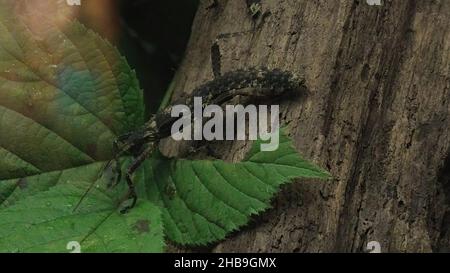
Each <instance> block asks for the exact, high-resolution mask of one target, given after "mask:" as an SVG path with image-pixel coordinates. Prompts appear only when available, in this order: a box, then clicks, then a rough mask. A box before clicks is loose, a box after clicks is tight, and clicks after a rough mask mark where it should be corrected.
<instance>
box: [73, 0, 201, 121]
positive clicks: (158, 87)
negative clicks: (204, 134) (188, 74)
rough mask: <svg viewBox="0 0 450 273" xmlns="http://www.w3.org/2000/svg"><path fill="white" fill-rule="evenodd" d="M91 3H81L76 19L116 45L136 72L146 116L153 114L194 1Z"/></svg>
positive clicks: (182, 41) (175, 61)
mask: <svg viewBox="0 0 450 273" xmlns="http://www.w3.org/2000/svg"><path fill="white" fill-rule="evenodd" d="M94 2H96V4H91V3H90V2H87V1H84V2H82V5H84V6H82V13H81V15H80V20H81V21H82V22H83V23H85V24H86V25H87V26H89V27H90V28H92V29H94V30H96V31H97V32H99V33H101V34H102V36H104V37H107V38H108V39H109V40H110V41H111V42H113V43H114V44H115V45H116V46H118V48H119V50H120V51H121V53H122V54H123V55H124V56H125V57H126V58H127V60H128V62H129V64H130V65H131V67H133V68H134V69H135V70H136V73H137V76H138V78H139V82H140V84H141V88H142V89H143V90H144V94H145V102H146V106H147V115H149V114H151V113H153V112H155V111H156V109H157V108H158V106H159V103H160V102H161V100H162V97H163V96H164V92H165V91H166V89H167V87H168V85H169V84H170V82H171V79H172V77H173V75H174V73H175V71H176V69H177V67H178V66H179V64H180V62H181V60H182V58H183V53H184V50H185V48H186V44H187V42H188V39H189V36H190V32H191V25H192V20H193V18H194V15H195V11H196V9H197V5H198V0H183V1H180V0H166V1H156V0H131V1H130V0H100V1H94ZM85 4H86V5H85Z"/></svg>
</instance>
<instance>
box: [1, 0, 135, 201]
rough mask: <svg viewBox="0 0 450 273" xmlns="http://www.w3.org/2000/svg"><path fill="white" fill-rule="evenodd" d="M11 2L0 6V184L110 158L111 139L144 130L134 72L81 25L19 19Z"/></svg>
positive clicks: (34, 15) (31, 13) (31, 14)
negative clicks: (140, 128) (2, 181)
mask: <svg viewBox="0 0 450 273" xmlns="http://www.w3.org/2000/svg"><path fill="white" fill-rule="evenodd" d="M14 2H15V1H2V2H1V3H0V41H1V43H0V128H1V134H0V179H3V180H5V179H14V178H24V177H28V176H31V175H35V174H40V173H47V172H52V171H61V170H65V169H69V168H73V167H77V166H82V165H86V164H92V163H94V162H98V161H104V160H108V159H110V158H111V157H112V149H111V148H112V142H113V140H114V139H115V138H116V137H117V135H119V134H122V133H125V132H128V131H130V130H132V129H134V128H136V127H138V126H140V125H142V124H143V116H144V115H143V113H144V104H143V98H142V92H141V90H140V89H139V85H138V82H137V79H136V75H135V73H134V71H132V70H131V69H130V67H129V66H128V64H127V62H126V61H125V59H124V58H123V57H121V56H120V54H119V53H118V51H117V50H116V49H115V48H114V47H113V46H112V45H111V44H109V43H108V42H107V41H105V40H103V39H102V38H101V37H99V36H98V35H97V34H95V33H94V32H92V31H91V30H87V29H86V28H85V27H84V26H82V25H81V24H79V23H77V22H68V21H64V20H62V21H61V18H58V20H57V19H55V18H52V17H51V16H45V14H39V12H38V11H35V10H28V9H23V10H25V11H23V13H21V14H20V16H19V15H18V14H16V13H15V11H16V10H17V9H15V8H14V7H15V6H14V5H15V4H16V3H14ZM32 2H35V1H32ZM21 11H22V9H21ZM61 22H64V23H61ZM1 187H2V188H4V186H1ZM6 195H7V192H5V191H2V190H1V189H0V196H3V197H5V196H6ZM0 201H1V200H0Z"/></svg>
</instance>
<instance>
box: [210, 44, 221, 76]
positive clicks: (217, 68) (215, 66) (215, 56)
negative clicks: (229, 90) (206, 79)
mask: <svg viewBox="0 0 450 273" xmlns="http://www.w3.org/2000/svg"><path fill="white" fill-rule="evenodd" d="M221 58H222V55H221V53H220V47H219V43H218V40H216V41H215V42H214V43H213V45H212V46H211V67H212V71H213V75H214V78H217V77H220V76H221V75H222V63H221Z"/></svg>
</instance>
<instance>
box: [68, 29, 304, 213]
mask: <svg viewBox="0 0 450 273" xmlns="http://www.w3.org/2000/svg"><path fill="white" fill-rule="evenodd" d="M222 37H224V36H223V35H222ZM221 57H222V55H221V52H220V47H219V44H218V39H216V41H215V42H214V43H213V45H212V47H211V54H210V58H211V67H212V72H213V76H214V78H213V79H212V80H210V81H208V82H206V83H204V84H202V85H200V86H198V87H197V88H195V89H194V90H193V92H192V95H191V96H190V97H188V98H187V99H186V100H185V101H184V104H185V105H187V106H189V108H191V109H193V104H194V97H202V99H203V102H204V107H205V106H206V105H208V104H217V105H222V104H224V103H225V102H227V101H230V100H231V99H233V98H235V97H236V96H245V97H249V98H250V99H253V98H273V97H277V96H280V95H283V94H285V93H286V92H288V91H296V90H300V89H301V88H305V87H304V80H302V79H300V78H298V77H297V76H296V75H294V74H293V73H291V72H289V71H283V70H281V69H277V68H276V69H269V68H266V67H261V68H248V69H238V70H234V71H230V72H227V73H224V74H223V73H222V71H221V70H222V69H221ZM303 90H305V89H303ZM176 104H180V101H176V102H174V103H173V104H172V105H170V106H168V107H166V108H164V109H163V110H162V111H160V112H159V113H156V114H154V115H152V116H151V118H150V119H149V120H148V121H147V122H146V123H145V124H144V126H143V127H142V128H140V129H138V130H136V131H134V132H130V133H127V134H125V135H122V136H120V137H118V139H117V140H116V141H114V143H113V150H114V158H113V159H112V160H111V161H110V162H108V163H107V164H106V165H105V167H104V169H103V170H102V173H103V172H104V170H106V169H107V168H109V167H110V165H111V164H112V163H113V162H114V163H115V171H114V172H115V177H114V179H113V181H111V183H110V185H109V187H113V186H115V185H117V184H118V183H119V182H120V181H121V178H122V170H121V164H120V160H119V159H120V157H121V156H123V155H125V154H131V155H132V156H133V158H134V160H133V161H132V162H131V164H130V165H129V166H128V167H127V171H126V173H125V179H126V183H127V186H128V192H127V193H126V195H125V196H124V198H123V199H122V201H123V202H125V201H131V203H130V204H129V205H127V206H125V207H124V208H123V209H122V210H121V213H126V212H127V211H129V210H130V209H132V208H133V207H134V206H135V205H136V202H137V194H136V189H135V184H134V183H133V178H132V176H133V174H134V173H135V172H136V170H138V168H139V167H140V166H141V165H142V164H143V162H144V161H145V160H146V159H147V158H148V157H150V156H151V155H152V153H153V152H154V151H155V150H156V149H157V147H158V143H159V141H160V140H161V139H163V138H166V137H169V136H170V132H171V126H172V124H173V123H174V122H175V121H176V120H177V119H178V117H172V116H171V110H172V107H173V105H176ZM100 175H101V174H100ZM90 189H91V188H89V189H88V190H87V192H86V193H85V194H84V195H83V197H82V198H81V199H80V201H79V203H78V204H77V206H76V208H77V207H78V206H79V204H80V203H81V201H82V200H83V199H84V197H85V196H86V194H87V193H88V192H89V191H90Z"/></svg>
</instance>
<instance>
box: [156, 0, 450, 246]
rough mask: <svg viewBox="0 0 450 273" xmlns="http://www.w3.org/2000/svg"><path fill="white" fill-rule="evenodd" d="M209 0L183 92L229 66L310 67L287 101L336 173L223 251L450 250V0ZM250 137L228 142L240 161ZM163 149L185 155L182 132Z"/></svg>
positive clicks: (303, 149) (294, 129)
mask: <svg viewBox="0 0 450 273" xmlns="http://www.w3.org/2000/svg"><path fill="white" fill-rule="evenodd" d="M247 2H248V1H244V0H218V1H213V0H204V1H201V4H200V6H199V9H198V12H197V15H196V19H195V21H194V25H193V28H192V35H191V39H190V42H189V45H188V49H187V52H186V56H185V59H184V62H183V64H182V66H181V67H180V69H179V71H178V74H177V75H178V81H177V83H176V89H175V90H176V92H175V94H176V95H175V96H180V95H182V93H188V94H189V92H190V91H191V90H193V89H194V87H196V86H198V85H199V84H200V83H202V82H205V81H208V80H210V79H212V77H213V76H212V70H211V64H210V54H209V52H210V47H211V45H212V43H213V42H214V40H215V39H216V37H217V36H218V35H219V34H223V33H238V32H241V33H240V34H239V35H232V36H231V37H228V38H223V39H220V40H219V41H218V43H219V45H220V47H221V52H222V69H223V71H230V70H235V69H238V68H246V67H262V66H269V67H271V68H281V69H283V70H289V71H293V72H295V73H297V74H298V75H301V76H302V77H304V78H305V79H306V85H307V87H308V89H309V93H308V95H307V96H306V98H303V99H294V100H290V101H286V100H284V101H281V108H282V110H283V111H282V123H283V124H284V125H287V127H288V128H289V130H288V131H289V134H290V136H291V137H292V138H293V139H294V142H295V145H296V148H297V149H298V151H299V152H300V153H301V154H302V155H304V156H305V157H306V158H307V159H309V160H312V161H313V162H315V163H316V164H318V165H319V166H321V167H323V168H324V169H326V170H328V171H329V172H330V173H332V175H333V176H334V179H333V180H331V181H312V180H311V181H308V180H299V181H297V182H296V183H294V184H291V185H289V186H287V187H285V188H284V189H283V190H282V192H281V193H280V194H279V195H278V196H277V197H276V198H275V200H274V202H273V206H274V208H273V209H272V210H270V211H268V212H266V213H264V214H263V215H262V216H260V217H257V218H255V219H254V220H253V222H252V223H251V224H250V225H249V227H247V228H244V229H243V230H241V231H240V232H237V233H235V234H232V235H231V236H229V238H228V239H227V240H225V241H223V242H221V243H219V244H217V245H215V246H212V247H211V250H212V251H215V252H362V251H365V249H366V246H367V243H368V242H369V241H378V242H380V244H381V251H382V252H431V251H436V252H439V251H450V230H449V228H450V88H449V86H450V81H449V77H450V76H449V75H450V73H449V70H450V36H449V33H450V31H449V30H450V1H448V0H433V1H419V0H417V1H414V0H411V1H408V0H399V1H390V0H383V1H382V4H383V5H382V6H369V5H368V4H367V3H366V1H365V0H359V1H357V0H355V1H351V0H347V1H344V0H341V1H322V0H320V1H311V0H262V1H253V2H260V4H261V10H260V13H258V14H256V15H255V16H252V14H251V13H250V10H249V8H248V6H247ZM245 147H246V145H245V144H242V143H234V144H232V145H229V144H222V145H220V147H219V148H220V149H222V152H223V154H224V157H223V158H224V159H227V160H234V161H236V160H240V159H241V158H242V155H243V153H244V152H245ZM164 151H165V153H168V154H172V155H174V154H179V149H178V147H177V146H176V145H174V143H166V144H165V145H164Z"/></svg>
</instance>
